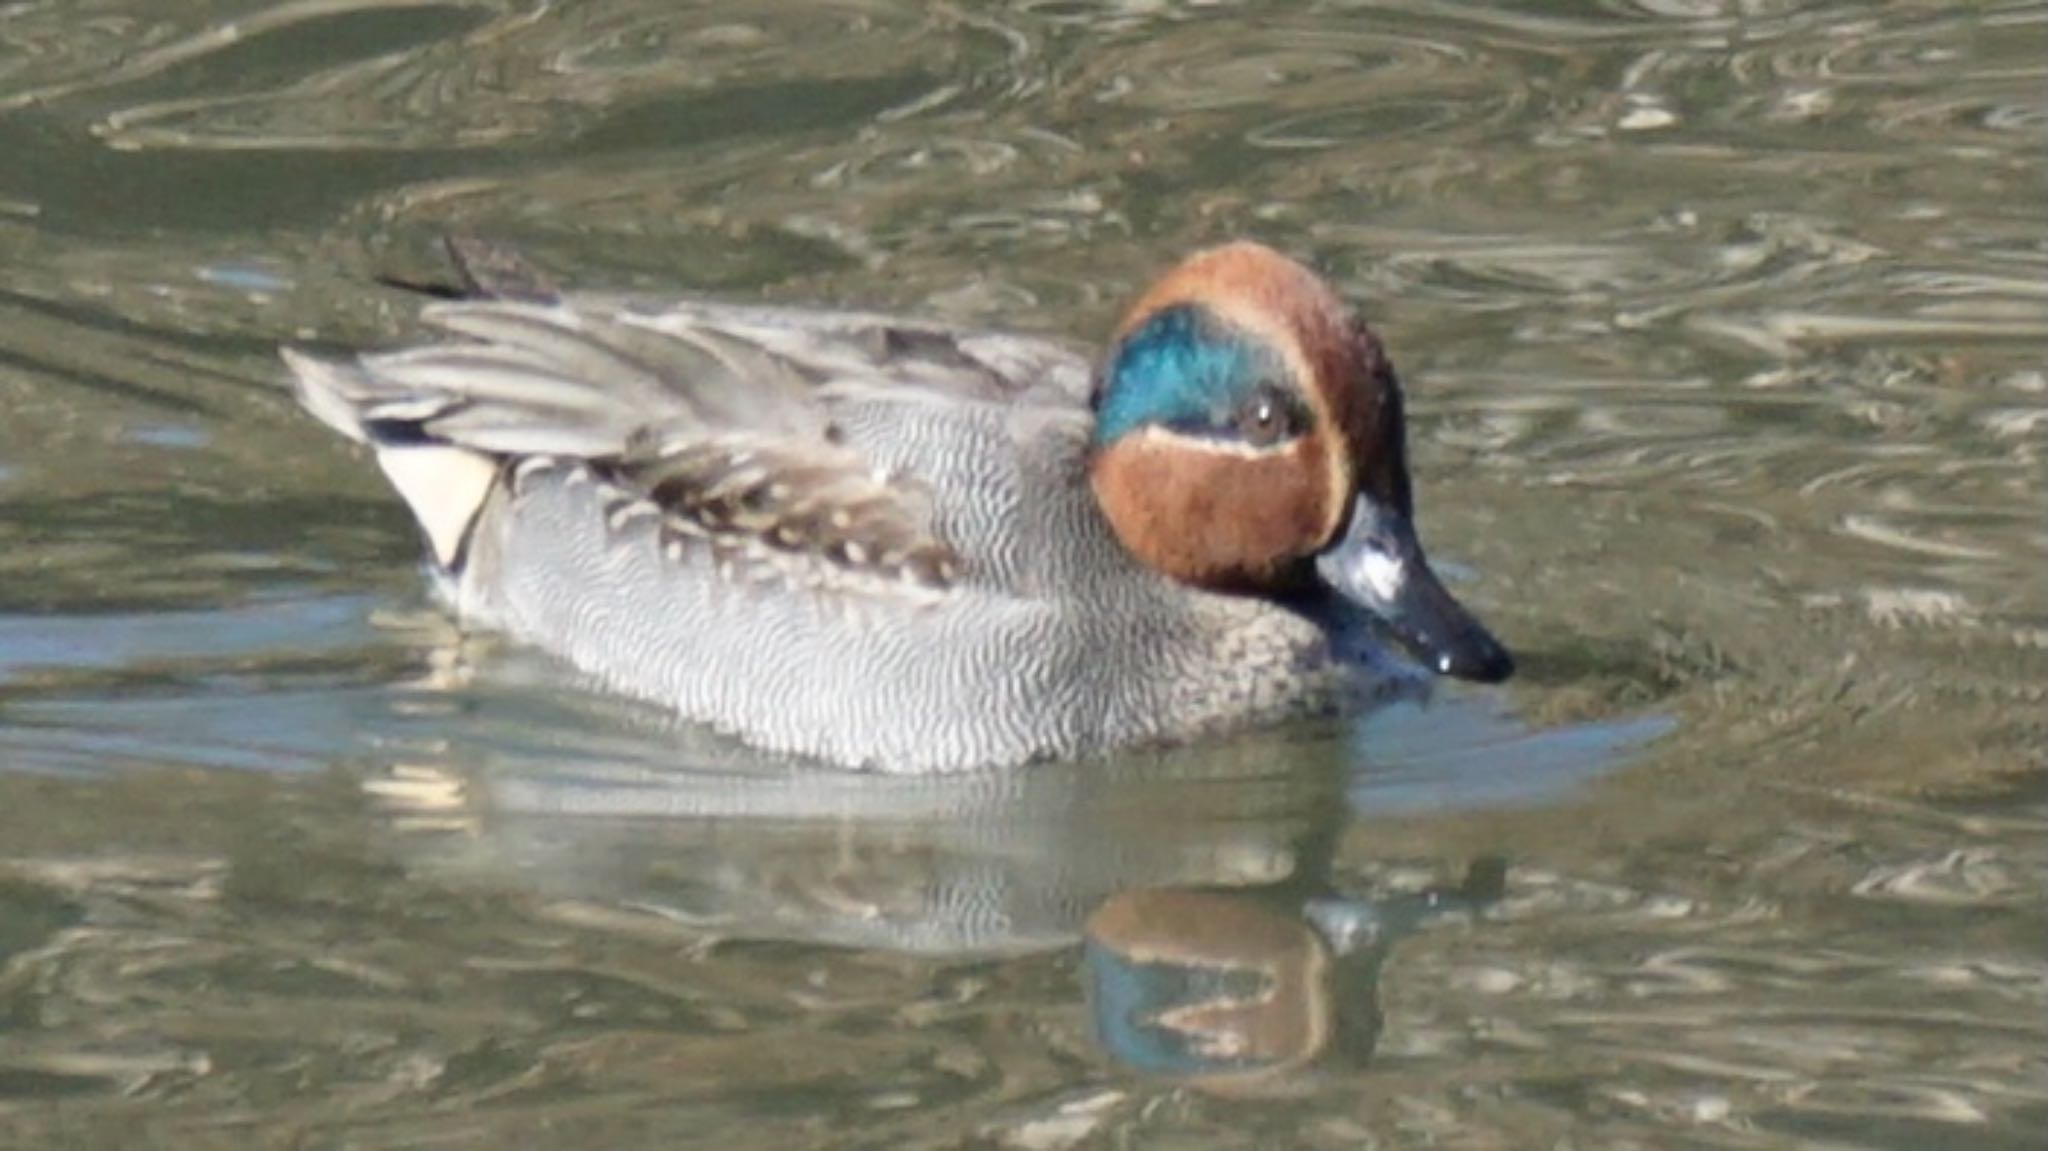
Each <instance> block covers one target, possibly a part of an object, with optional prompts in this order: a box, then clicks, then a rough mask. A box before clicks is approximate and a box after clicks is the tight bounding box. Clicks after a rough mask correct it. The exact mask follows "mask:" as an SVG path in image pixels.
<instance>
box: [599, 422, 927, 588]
mask: <svg viewBox="0 0 2048 1151" xmlns="http://www.w3.org/2000/svg"><path fill="white" fill-rule="evenodd" d="M606 470H607V471H608V473H609V474H610V477H611V478H612V479H613V481H614V482H615V483H620V484H622V485H623V486H626V487H627V488H629V489H630V490H632V491H635V492H638V493H643V494H644V498H645V499H647V500H648V501H649V502H651V503H653V504H654V505H655V506H656V507H657V508H658V509H659V510H660V511H661V513H662V515H663V518H664V523H665V525H666V526H667V527H669V528H670V529H671V531H672V532H674V533H676V534H678V535H679V536H681V537H683V538H689V539H695V538H708V539H710V540H712V541H714V542H719V541H724V542H738V543H744V544H751V545H758V548H760V549H765V550H766V552H767V553H769V555H767V556H762V557H761V558H764V559H771V558H772V560H773V566H775V567H777V568H781V569H789V568H792V567H795V568H820V569H823V568H827V567H829V568H836V569H838V573H837V575H840V576H864V577H872V578H875V579H880V580H885V581H889V582H892V583H899V584H910V585H915V586H917V587H921V588H924V589H926V590H930V591H943V590H945V589H946V588H949V587H951V586H952V584H953V581H954V579H955V578H956V577H957V576H958V574H959V570H960V559H959V557H958V556H957V555H956V554H955V553H954V551H953V549H952V548H951V547H949V546H947V545H946V544H945V543H944V542H943V541H941V540H939V539H937V538H936V537H934V536H933V535H932V534H931V532H930V530H929V529H928V528H927V527H926V526H925V524H926V520H927V518H928V516H927V515H925V514H924V509H923V507H922V505H921V501H919V500H918V499H917V498H916V494H915V491H914V489H913V488H912V487H911V486H910V485H909V484H907V483H906V482H904V481H902V480H900V479H899V480H894V481H891V480H888V479H885V478H883V477H880V476H877V475H876V474H875V473H874V472H873V471H872V470H871V469H869V468H868V467H867V466H866V465H865V464H864V463H863V462H862V461H861V460H860V459H858V458H857V457H855V456H853V455H851V454H850V453H846V452H840V451H834V450H830V449H823V450H821V449H819V448H817V447H815V446H812V445H789V444H783V443H776V442H773V441H768V440H762V441H759V442H755V443H746V442H744V441H740V442H735V441H734V440H733V439H732V438H730V437H727V438H723V439H719V440H709V441H699V442H695V443H688V444H680V445H668V446H666V447H663V448H662V449H660V450H659V451H653V452H645V453H628V454H627V455H626V456H624V457H622V458H621V459H619V460H618V461H616V462H615V463H613V464H612V465H611V466H610V467H608V468H607V469H606ZM820 574H823V573H822V572H821V573H820ZM829 582H833V583H844V580H842V579H838V578H834V579H832V580H831V581H829Z"/></svg>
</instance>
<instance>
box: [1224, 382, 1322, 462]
mask: <svg viewBox="0 0 2048 1151" xmlns="http://www.w3.org/2000/svg"><path fill="white" fill-rule="evenodd" d="M1236 424H1237V434H1238V435H1239V436H1240V437H1241V438H1242V439H1243V440H1244V442H1245V443H1247V444H1250V445H1251V446H1253V447H1255V448H1265V447H1271V446H1272V445H1274V444H1277V443H1279V442H1280V441H1282V440H1287V439H1292V438H1294V437H1295V436H1298V435H1300V434H1301V433H1302V430H1303V428H1304V427H1305V426H1306V424H1307V420H1306V419H1305V418H1304V417H1303V413H1302V411H1301V407H1300V405H1299V403H1297V402H1296V401H1295V399H1294V397H1293V396H1290V395H1288V394H1287V393H1286V392H1283V391H1281V390H1280V389H1279V387H1277V386H1276V385H1273V384H1269V383H1266V384H1260V385H1259V386H1257V387H1255V388H1253V389H1252V394H1251V395H1249V396H1247V397H1245V401H1244V403H1243V404H1241V405H1239V406H1238V409H1237V419H1236Z"/></svg>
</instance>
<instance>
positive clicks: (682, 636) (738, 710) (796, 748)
mask: <svg viewBox="0 0 2048 1151" xmlns="http://www.w3.org/2000/svg"><path fill="white" fill-rule="evenodd" d="M447 247H448V250H449V255H450V257H451V260H452V263H453V265H454V268H455V271H456V273H457V278H458V281H459V282H458V284H457V285H456V286H454V287H442V288H439V289H437V290H435V291H434V292H433V294H434V295H435V296H437V297H439V298H436V299H433V300H429V301H427V302H425V303H424V304H423V305H422V306H421V309H420V313H419V316H420V320H421V321H422V323H423V324H424V326H425V327H426V328H427V329H428V330H430V331H431V332H433V333H435V334H434V335H433V336H432V337H430V338H429V339H428V340H426V341H425V342H423V343H420V344H418V345H416V346H412V347H405V348H400V349H397V350H385V351H371V352H353V351H350V352H341V353H335V352H327V353H324V354H323V353H321V352H316V351H312V350H308V349H306V348H303V347H291V346H288V347H286V348H285V349H283V357H284V360H285V363H286V365H287V366H288V368H289V371H290V373H291V376H292V381H293V387H294V391H295V394H296V396H297V399H298V400H299V402H300V403H301V404H302V405H303V406H304V408H305V409H306V410H307V411H308V412H310V413H311V414H312V415H313V416H314V417H315V418H317V419H318V420H319V421H320V422H322V423H324V424H325V425H327V426H328V427H329V428H331V429H333V430H334V431H335V432H338V433H340V435H342V436H343V437H345V438H347V439H348V440H350V441H353V442H354V443H356V444H359V445H362V446H363V447H365V448H367V449H368V451H369V453H370V455H371V456H372V457H373V458H374V459H375V461H376V463H377V464H378V466H379V467H380V468H381V470H382V471H383V473H384V475H385V477H386V478H387V479H388V480H389V481H390V484H391V486H392V487H393V488H394V489H395V490H396V493H397V495H398V496H399V498H400V499H402V500H403V501H404V503H405V505H406V506H407V507H408V508H409V509H410V511H411V512H412V515H413V517H414V518H415V519H416V520H417V521H418V525H419V528H420V531H421V534H422V535H423V536H424V539H425V552H426V555H427V560H426V564H427V567H428V569H429V571H430V572H431V574H432V578H433V582H434V584H435V586H436V587H437V589H438V590H439V592H440V595H441V597H442V598H443V600H444V601H445V603H446V604H447V606H448V608H449V609H450V610H451V611H452V613H453V614H454V616H455V617H456V619H457V620H458V621H459V622H460V624H461V626H462V627H464V628H465V629H475V630H479V631H486V632H494V633H499V634H502V635H505V636H509V637H511V638H512V639H514V640H516V641H519V642H521V643H524V644H526V645H530V646H532V647H537V648H539V649H542V650H544V651H546V652H549V653H552V654H553V655H554V656H556V657H558V658H559V659H560V660H562V661H565V662H566V663H567V664H569V665H570V666H571V667H573V668H574V669H576V671H578V672H580V673H581V676H582V677H583V678H584V679H586V680H587V681H589V682H592V683H593V684H594V685H595V686H596V687H598V688H600V689H602V690H604V691H607V692H611V693H614V694H619V695H625V696H631V697H637V698H638V699H640V700H642V701H645V702H648V703H651V704H654V705H656V706H657V707H659V708H665V709H667V710H668V711H669V712H671V713H673V715H675V716H678V717H680V718H681V719H683V720H686V721H690V722H692V723H695V724H704V725H709V726H711V727H713V728H715V729H718V730H719V731H721V732H723V733H725V734H727V735H729V736H732V737H736V738H737V739H738V740H739V741H740V742H742V743H745V744H750V745H752V746H753V747H755V748H757V749H759V750H761V751H764V752H768V753H772V754H777V755H783V756H788V757H793V758H795V759H799V760H804V761H811V762H815V763H824V764H831V765H837V766H840V767H847V768H856V769H865V770H872V771H884V772H892V773H935V772H948V771H962V770H971V769H993V768H1003V767H1014V766H1018V765H1023V764H1027V763H1030V762H1032V761H1038V760H1046V759H1070V758H1076V757H1085V756H1091V755H1101V754H1104V753H1108V752H1112V751H1115V750H1117V749H1122V748H1130V747H1136V746H1156V745H1166V744H1173V743H1185V742H1188V741H1193V740H1200V739H1205V738H1209V737H1213V736H1217V735H1221V734H1223V733H1226V732H1229V731H1232V730H1235V729H1242V728H1248V727H1254V726H1261V725H1271V724H1277V723H1281V722H1284V721H1288V720H1295V719H1303V718H1307V717H1311V716H1324V717H1328V716H1334V715H1339V714H1341V713H1343V712H1344V711H1345V710H1346V709H1347V708H1355V707H1360V706H1364V705H1368V704H1369V703H1370V702H1371V701H1372V700H1374V699H1377V698H1383V697H1384V695H1385V694H1386V693H1387V692H1388V691H1389V690H1391V686H1390V685H1400V684H1408V685H1411V686H1412V685H1414V684H1416V683H1425V684H1426V683H1427V682H1428V681H1431V680H1433V679H1435V678H1436V677H1439V676H1449V677H1455V678H1459V679H1464V680H1470V681H1476V682H1479V683H1498V682H1500V681H1502V680H1505V679H1507V678H1508V677H1509V675H1510V674H1511V673H1512V671H1513V669H1514V660H1513V658H1512V656H1511V655H1510V654H1509V652H1508V650H1507V648H1506V647H1505V646H1504V645H1503V644H1502V643H1501V642H1500V641H1499V640H1498V639H1496V638H1495V637H1494V635H1493V634H1492V633H1491V632H1490V631H1489V630H1488V629H1487V628H1486V627H1485V626H1484V625H1483V624H1482V623H1480V622H1479V620H1478V619H1477V618H1476V617H1475V616H1474V615H1473V614H1472V613H1471V612H1470V611H1468V610H1467V609H1466V608H1465V607H1464V606H1462V605H1461V604H1460V603H1459V601H1458V600H1457V599H1456V598H1454V597H1453V595H1452V594H1451V593H1450V591H1449V590H1447V589H1446V588H1445V586H1444V584H1443V582H1442V581H1441V580H1440V579H1439V578H1438V576H1437V575H1436V574H1435V573H1434V572H1433V571H1432V569H1431V566H1430V564H1429V562H1428V559H1427V558H1426V556H1425V554H1424V551H1423V548H1422V544H1421V542H1420V538H1419V536H1418V534H1417V531H1416V525H1415V510H1414V493H1413V489H1412V484H1411V480H1410V475H1409V467H1408V455H1407V445H1406V428H1405V421H1404V417H1403V409H1402V390H1401V386H1400V383H1399V381H1398V379H1397V377H1396V375H1395V372H1394V369H1393V366H1392V364H1391V362H1390V360H1389V358H1388V356H1387V354H1386V352H1385V351H1384V349H1383V348H1382V346H1381V343H1380V341H1379V338H1378V337H1377V336H1376V335H1375V333H1374V332H1373V330H1372V329H1371V328H1370V327H1369V326H1368V325H1367V324H1366V323H1365V322H1364V320H1362V319H1361V318H1360V317H1359V316H1358V314H1357V313H1356V312H1354V311H1353V310H1352V309H1351V308H1350V307H1348V306H1347V305H1346V304H1345V303H1344V302H1342V301H1341V300H1340V299H1339V297H1338V296H1337V294H1336V293H1335V291H1334V290H1333V289H1332V288H1330V287H1329V285H1328V284H1326V283H1325V282H1324V281H1323V280H1322V279H1321V278H1320V277H1318V276H1317V275H1316V274H1315V273H1314V272H1312V271H1311V270H1310V269H1309V268H1308V267H1306V266H1305V265H1304V264H1302V263H1300V262H1298V261H1296V260H1295V259H1293V258H1291V257H1289V256H1286V255H1284V254H1282V253H1280V252H1279V251H1277V250H1275V249H1273V248H1271V247H1267V246H1265V245H1262V244H1260V243H1257V242H1254V241H1249V240H1241V241H1236V242H1231V243H1226V244H1222V245H1220V246H1216V247H1211V248H1207V249H1204V250H1200V251H1197V252H1195V253H1194V254H1192V255H1190V256H1188V257H1186V258H1185V259H1183V260H1182V261H1181V262H1179V263H1178V264H1176V265H1174V266H1172V267H1171V268H1170V269H1168V270H1167V271H1166V272H1165V273H1164V274H1163V275H1161V276H1159V277H1158V278H1157V279H1156V280H1155V281H1154V282H1153V283H1152V284H1151V286H1150V287H1149V288H1147V289H1145V290H1144V291H1143V292H1142V293H1141V294H1140V295H1139V296H1138V298H1137V299H1136V301H1135V302H1134V303H1132V304H1131V305H1130V307H1129V308H1128V310H1127V311H1126V312H1125V313H1124V315H1123V318H1122V320H1121V321H1120V322H1119V323H1118V324H1117V325H1116V327H1115V329H1114V331H1113V332H1112V334H1111V337H1110V339H1109V343H1108V350H1107V352H1106V353H1105V354H1103V355H1101V356H1100V357H1099V358H1095V357H1090V356H1089V355H1087V354H1086V353H1084V352H1081V351H1078V350H1076V349H1075V348H1073V347H1070V346H1068V345H1066V344H1064V343H1062V342H1059V341H1056V340H1052V339H1047V338H1041V337H1036V336H1027V335H1020V334H1013V333H1008V332H1003V331H995V330H983V329H980V328H974V327H965V326H955V325H952V324H947V323H940V322H932V321H925V320H918V319H910V318H905V317H899V316H891V315H882V314H871V313H866V312H858V311H836V310H813V309H805V308H796V307H788V306H778V305H770V304H754V303H739V302H722V301H716V300H688V299H686V300H675V299H665V298H652V297H649V296H645V295H634V294H624V293H610V294H608V293H602V292H582V291H577V292H570V291H564V290H563V289H561V288H560V287H559V286H558V285H557V284H556V283H555V282H554V281H553V280H552V279H551V278H550V277H548V276H547V275H546V274H545V273H544V272H542V271H541V270H540V269H538V268H537V267H535V266H534V265H533V264H531V263H530V262H528V261H527V260H526V259H525V258H524V257H522V256H520V255H519V254H518V253H516V252H513V251H511V250H510V249H506V248H503V247H500V246H498V245H495V244H493V243H490V242H487V241H482V240H479V239H476V238H474V237H466V236H464V237H454V238H451V239H450V240H449V242H448V244H447ZM412 286H415V287H417V285H412Z"/></svg>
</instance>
